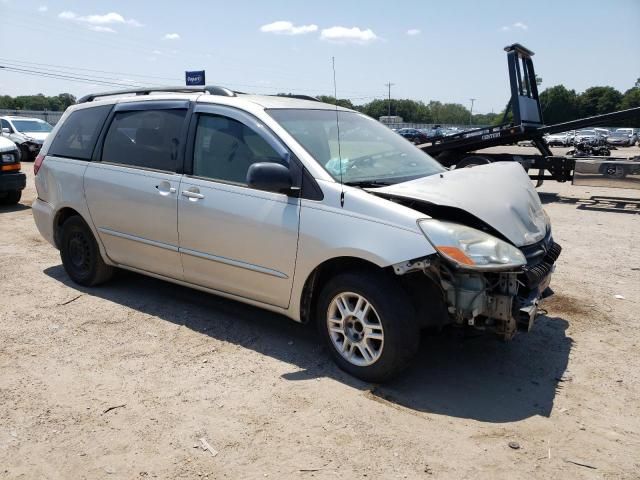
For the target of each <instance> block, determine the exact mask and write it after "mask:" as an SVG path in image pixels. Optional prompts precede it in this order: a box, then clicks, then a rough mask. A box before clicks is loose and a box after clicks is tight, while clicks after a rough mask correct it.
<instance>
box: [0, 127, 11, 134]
mask: <svg viewBox="0 0 640 480" xmlns="http://www.w3.org/2000/svg"><path fill="white" fill-rule="evenodd" d="M2 133H11V131H10V130H9V129H8V128H7V127H3V128H2Z"/></svg>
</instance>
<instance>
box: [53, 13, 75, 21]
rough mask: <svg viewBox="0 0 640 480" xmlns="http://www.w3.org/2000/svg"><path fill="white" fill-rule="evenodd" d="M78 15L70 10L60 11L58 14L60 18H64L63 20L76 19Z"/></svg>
mask: <svg viewBox="0 0 640 480" xmlns="http://www.w3.org/2000/svg"><path fill="white" fill-rule="evenodd" d="M76 17H77V15H76V14H75V13H73V12H69V11H66V12H60V13H59V14H58V18H62V19H63V20H75V19H76Z"/></svg>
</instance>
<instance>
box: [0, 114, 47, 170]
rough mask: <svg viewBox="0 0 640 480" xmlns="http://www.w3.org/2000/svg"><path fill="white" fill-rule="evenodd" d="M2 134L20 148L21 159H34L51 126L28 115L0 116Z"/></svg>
mask: <svg viewBox="0 0 640 480" xmlns="http://www.w3.org/2000/svg"><path fill="white" fill-rule="evenodd" d="M0 126H1V127H2V135H3V136H4V137H6V138H8V139H9V140H11V141H12V142H13V143H15V144H16V145H17V146H18V148H19V149H20V153H21V155H22V161H24V162H26V161H30V160H33V159H35V157H36V156H37V155H38V152H39V151H40V148H41V147H42V144H43V143H44V141H45V140H46V139H47V136H49V132H51V129H52V128H53V127H52V126H51V125H49V124H48V123H47V122H45V121H44V120H40V119H39V118H28V117H18V116H9V117H0Z"/></svg>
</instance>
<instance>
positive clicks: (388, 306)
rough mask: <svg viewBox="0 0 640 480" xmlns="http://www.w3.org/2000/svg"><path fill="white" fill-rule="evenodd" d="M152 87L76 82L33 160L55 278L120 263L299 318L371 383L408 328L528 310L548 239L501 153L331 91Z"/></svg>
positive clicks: (518, 320)
mask: <svg viewBox="0 0 640 480" xmlns="http://www.w3.org/2000/svg"><path fill="white" fill-rule="evenodd" d="M168 90H169V91H171V92H173V93H167V91H166V90H163V92H158V91H157V89H156V90H153V89H151V90H143V91H140V90H134V91H133V92H130V93H138V94H139V93H146V94H144V95H136V96H130V97H124V96H123V94H122V92H119V96H118V97H115V96H112V95H110V94H102V95H91V96H88V97H87V98H84V99H81V100H80V104H79V105H75V106H73V107H70V108H69V109H68V110H67V111H66V112H65V114H64V116H63V117H62V119H61V121H60V122H59V124H58V125H56V127H55V129H54V131H53V132H52V134H51V137H50V138H49V139H47V141H46V142H45V144H44V146H43V147H42V151H41V152H40V155H39V156H38V158H37V159H36V162H35V164H34V171H35V172H36V176H35V185H36V190H37V193H38V197H37V199H36V200H35V201H34V202H33V205H32V211H33V216H34V219H35V221H36V224H37V226H38V229H39V230H40V232H41V234H42V235H43V236H44V238H46V239H47V240H48V241H49V242H50V243H51V244H52V245H54V246H55V247H56V248H57V249H59V250H60V255H61V258H62V263H63V265H64V268H65V270H66V271H67V273H68V275H69V276H70V277H71V279H72V280H73V281H75V282H77V283H79V284H81V285H86V286H92V285H97V284H99V283H101V282H104V281H106V280H108V279H109V278H110V277H111V274H112V273H113V271H114V268H115V267H117V268H124V269H128V270H133V271H135V272H139V273H142V274H145V275H151V276H154V277H157V278H161V279H164V280H167V281H170V282H175V283H178V284H180V285H186V286H190V287H193V288H197V289H199V290H203V291H206V292H211V293H214V294H217V295H222V296H225V297H229V298H232V299H235V300H238V301H241V302H245V303H249V304H251V305H256V306H259V307H261V308H264V309H268V310H272V311H275V312H278V313H281V314H283V315H286V316H288V317H290V318H292V319H293V320H296V321H299V322H315V323H316V324H317V325H318V327H319V331H320V334H321V336H322V337H323V339H324V340H325V341H326V342H327V346H328V348H329V351H330V352H331V355H332V356H333V358H334V359H335V361H336V362H337V363H338V365H339V366H340V367H341V368H343V369H345V370H346V371H348V372H350V373H351V374H353V375H355V376H358V377H360V378H362V379H365V380H368V381H376V382H377V381H383V380H386V379H388V378H390V377H392V376H393V375H395V374H396V373H397V372H398V371H399V370H400V369H402V368H403V367H404V366H405V365H406V364H407V362H408V361H409V360H410V359H411V357H412V356H413V354H414V353H415V352H416V351H417V348H418V344H419V338H420V334H419V333H420V332H419V331H420V329H421V328H425V327H429V326H432V327H441V326H444V325H453V326H459V327H463V328H480V329H482V330H490V331H494V332H495V333H497V334H498V335H499V336H500V337H501V338H503V339H510V338H511V337H512V336H513V335H514V334H515V332H516V331H517V330H524V331H527V330H528V329H529V328H531V327H532V324H533V321H534V319H535V316H536V311H537V308H538V304H539V302H540V301H541V300H542V299H543V298H544V297H546V296H548V295H550V294H551V291H550V289H549V288H548V286H549V282H550V278H551V272H552V271H553V268H554V263H555V261H556V259H557V258H558V255H559V254H560V246H559V245H558V244H556V243H555V242H554V241H553V239H552V236H551V225H550V222H549V218H548V216H547V215H546V213H545V212H544V210H543V208H542V204H541V203H540V199H539V198H538V194H537V193H536V191H535V190H534V189H533V187H532V184H531V181H530V180H529V177H528V176H527V174H526V173H525V171H524V169H523V168H522V167H521V166H520V165H519V164H517V163H515V162H504V163H500V162H498V163H492V164H490V165H483V166H479V167H476V168H472V169H468V168H467V169H457V170H451V171H448V170H446V169H445V168H443V167H442V166H441V165H440V164H439V163H438V162H436V161H435V160H434V159H433V158H431V157H430V156H428V155H427V154H425V153H424V152H422V151H421V150H419V149H418V148H416V147H415V146H413V145H412V144H411V143H409V142H407V141H406V140H404V139H403V138H402V137H400V136H399V135H397V134H396V133H394V132H392V131H391V130H390V129H388V128H387V127H385V126H384V125H382V124H381V123H379V122H377V121H376V120H373V119H372V118H370V117H368V116H366V115H363V114H361V113H358V112H355V111H352V110H348V109H345V108H340V107H336V106H335V105H329V104H324V103H320V102H318V101H311V100H305V99H296V98H289V97H278V96H254V95H245V94H240V93H236V92H232V91H230V90H228V89H224V88H221V87H206V88H204V89H199V90H194V89H189V88H179V89H168ZM338 127H339V128H338ZM338 132H340V133H339V136H338Z"/></svg>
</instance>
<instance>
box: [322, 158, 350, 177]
mask: <svg viewBox="0 0 640 480" xmlns="http://www.w3.org/2000/svg"><path fill="white" fill-rule="evenodd" d="M340 164H342V171H340V170H341V168H340V167H341V165H340ZM348 165H349V159H348V158H343V159H342V160H340V159H339V158H332V159H331V160H329V161H328V162H327V163H326V164H325V165H324V167H325V168H326V169H327V170H328V171H329V173H330V174H332V175H340V174H341V173H342V174H343V175H344V174H345V173H346V171H347V167H348Z"/></svg>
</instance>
